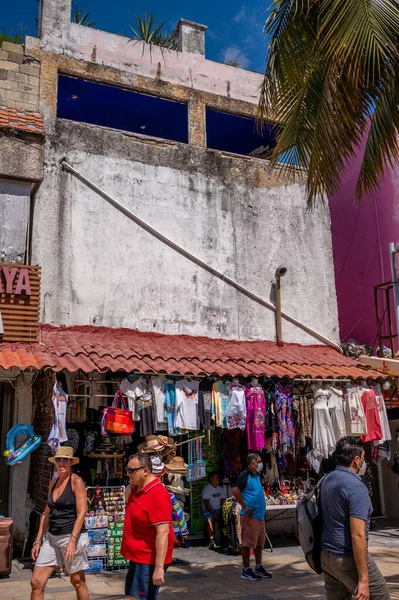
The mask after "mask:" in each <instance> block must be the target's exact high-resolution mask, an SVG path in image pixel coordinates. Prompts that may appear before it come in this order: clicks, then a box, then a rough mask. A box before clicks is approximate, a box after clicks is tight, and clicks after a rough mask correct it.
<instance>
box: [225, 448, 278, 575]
mask: <svg viewBox="0 0 399 600" xmlns="http://www.w3.org/2000/svg"><path fill="white" fill-rule="evenodd" d="M262 470H263V464H262V461H261V458H260V456H259V454H248V457H247V468H246V469H245V471H243V472H242V473H241V474H240V475H239V477H238V479H237V483H236V485H235V487H234V488H233V494H234V496H235V498H236V499H237V501H238V502H239V504H241V507H242V509H241V513H240V521H241V536H242V549H241V555H242V562H243V566H244V568H243V571H242V573H241V579H248V580H249V581H259V580H260V579H262V578H263V579H270V578H271V574H270V573H268V572H267V571H266V569H265V568H264V567H263V566H262V550H263V546H264V545H265V535H266V531H265V514H266V499H265V493H264V491H263V486H262V481H261V478H260V475H261V473H262ZM251 548H253V550H254V554H255V560H256V567H255V570H253V569H251V568H250V566H249V557H250V553H251Z"/></svg>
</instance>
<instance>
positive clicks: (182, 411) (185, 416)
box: [175, 379, 199, 431]
mask: <svg viewBox="0 0 399 600" xmlns="http://www.w3.org/2000/svg"><path fill="white" fill-rule="evenodd" d="M198 388H199V382H198V381H189V380H188V379H181V380H180V381H177V382H176V385H175V393H176V408H175V427H177V428H180V429H191V430H195V431H197V430H198V429H199V421H198Z"/></svg>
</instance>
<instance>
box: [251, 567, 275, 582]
mask: <svg viewBox="0 0 399 600" xmlns="http://www.w3.org/2000/svg"><path fill="white" fill-rule="evenodd" d="M255 575H258V576H259V577H262V578H263V579H271V578H272V575H271V573H268V572H267V571H266V569H265V567H264V566H263V565H261V566H260V567H255Z"/></svg>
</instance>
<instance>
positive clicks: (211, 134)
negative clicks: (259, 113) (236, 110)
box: [206, 108, 278, 158]
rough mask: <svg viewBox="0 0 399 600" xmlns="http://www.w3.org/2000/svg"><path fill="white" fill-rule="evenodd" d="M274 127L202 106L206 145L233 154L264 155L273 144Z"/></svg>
mask: <svg viewBox="0 0 399 600" xmlns="http://www.w3.org/2000/svg"><path fill="white" fill-rule="evenodd" d="M277 134H278V128H277V127H276V126H275V125H272V124H269V123H265V124H264V125H263V127H262V128H261V129H260V128H259V126H258V125H257V123H256V120H255V119H250V118H247V117H241V116H239V115H233V114H229V113H224V112H219V111H216V110H212V109H211V108H207V109H206V139H207V147H208V148H212V149H213V150H222V151H224V152H232V153H234V154H243V155H245V156H254V157H258V158H268V157H269V156H270V153H271V152H272V150H273V148H274V147H275V145H276V135H277Z"/></svg>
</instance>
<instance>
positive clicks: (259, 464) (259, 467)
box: [256, 462, 263, 473]
mask: <svg viewBox="0 0 399 600" xmlns="http://www.w3.org/2000/svg"><path fill="white" fill-rule="evenodd" d="M256 470H257V472H258V473H262V471H263V463H262V462H260V463H258V464H257V465H256Z"/></svg>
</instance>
